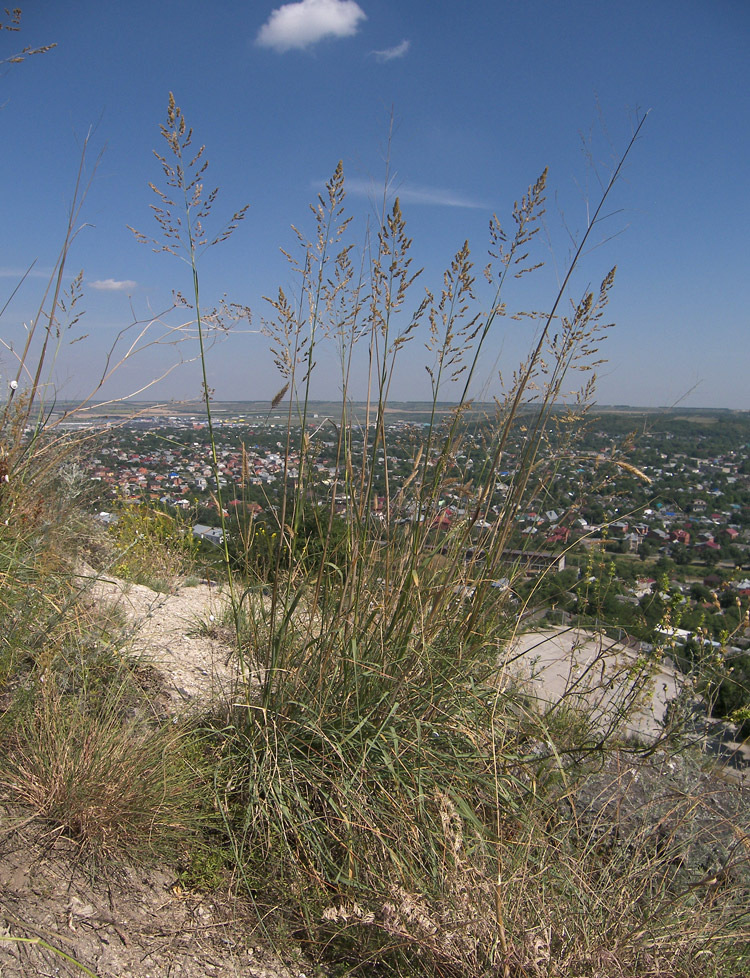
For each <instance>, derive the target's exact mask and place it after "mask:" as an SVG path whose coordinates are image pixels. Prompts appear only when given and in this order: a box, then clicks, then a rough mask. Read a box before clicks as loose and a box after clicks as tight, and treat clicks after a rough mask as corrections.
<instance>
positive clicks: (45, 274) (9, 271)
mask: <svg viewBox="0 0 750 978" xmlns="http://www.w3.org/2000/svg"><path fill="white" fill-rule="evenodd" d="M50 275H52V269H51V268H48V269H46V270H45V269H43V268H32V269H31V270H30V271H29V269H28V268H8V267H7V266H4V267H2V268H0V278H15V279H18V281H19V282H20V281H21V279H22V278H23V277H24V276H26V278H49V277H50Z"/></svg>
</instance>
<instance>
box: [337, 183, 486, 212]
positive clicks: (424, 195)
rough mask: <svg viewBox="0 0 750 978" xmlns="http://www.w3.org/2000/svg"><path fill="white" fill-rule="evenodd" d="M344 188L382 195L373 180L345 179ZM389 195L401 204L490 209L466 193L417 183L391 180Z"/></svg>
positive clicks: (370, 195)
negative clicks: (396, 198) (397, 199)
mask: <svg viewBox="0 0 750 978" xmlns="http://www.w3.org/2000/svg"><path fill="white" fill-rule="evenodd" d="M346 189H347V191H348V192H349V193H351V194H356V195H358V196H365V197H373V196H374V197H378V196H381V195H382V192H383V190H382V187H378V184H377V183H376V182H375V181H374V180H358V179H357V178H356V177H355V178H354V179H347V181H346ZM388 196H389V197H398V198H399V199H400V200H401V203H403V204H415V205H416V204H421V205H424V206H429V207H463V208H466V209H468V210H490V209H491V208H490V207H489V205H488V204H486V203H485V202H484V201H481V200H474V199H473V198H471V197H469V196H468V195H467V194H463V193H461V192H460V191H456V190H446V189H444V188H442V187H427V186H425V185H424V184H417V183H396V182H395V181H391V183H390V185H389V187H388Z"/></svg>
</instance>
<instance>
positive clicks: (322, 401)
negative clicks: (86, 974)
mask: <svg viewBox="0 0 750 978" xmlns="http://www.w3.org/2000/svg"><path fill="white" fill-rule="evenodd" d="M300 403H302V402H301V401H300ZM307 403H308V406H316V405H317V406H320V405H338V404H340V403H341V402H340V401H338V400H334V399H331V398H322V397H321V398H310V399H309V400H308V402H307ZM370 403H371V406H373V405H375V404H376V402H374V401H371V402H370ZM432 403H433V402H432V401H430V400H408V399H404V398H393V399H390V400H388V401H387V403H386V405H385V406H386V408H393V407H399V406H414V407H421V408H424V407H429V406H432ZM459 403H460V402H459V401H452V400H439V401H436V402H435V404H436V406H437V407H439V408H447V409H450V408H452V407H456V406H457V405H458V404H459ZM347 404H350V405H356V406H362V405H366V404H367V400H366V399H364V398H363V399H358V398H348V399H347ZM466 404H469V405H470V406H472V407H494V406H495V404H496V402H495V401H494V400H488V401H480V400H471V399H470V400H469V401H467V402H465V405H466ZM129 405H139V406H140V407H159V408H168V407H179V406H184V407H188V406H190V407H195V408H196V409H197V410H196V412H195V413H198V414H200V413H202V414H205V405H204V402H203V400H202V399H201V398H185V399H177V398H175V399H170V400H160V399H157V398H153V399H145V398H129V399H127V400H121V401H114V402H112V401H108V400H106V399H103V400H101V401H98V400H92V401H90V402H89V405H88V406H87V407H86V408H83V410H88V409H89V408H113V409H114V408H120V409H125V408H127V407H128V406H129ZM222 405H253V406H257V408H259V409H260V408H263V409H266V410H268V411H269V413H270V412H271V411H273V412H275V413H280V412H283V410H284V408H288V406H289V401H288V400H287V399H285V400H284V401H281V402H280V403H279V404H277V405H276V406H275V407H273V408H272V407H271V400H270V399H269V398H258V399H249V398H248V399H244V398H232V397H228V398H216V399H214V400H212V401H211V407H212V410H216V409H217V408H220V407H221V406H222ZM78 406H79V402H78V401H76V400H65V399H59V400H57V401H56V402H55V407H54V408H53V410H55V411H57V410H67V409H68V408H69V407H73V408H76V407H78ZM521 407H522V408H530V409H533V408H534V407H535V404H534V402H526V403H524V404H522V405H521ZM574 407H575V405H572V404H567V403H566V402H564V401H558V402H556V403H555V404H554V405H553V408H559V409H560V410H565V409H567V408H574ZM587 409H588V410H596V409H599V410H607V411H658V412H659V413H662V414H663V413H688V414H697V413H700V412H706V411H711V412H718V413H723V414H750V409H748V408H732V407H717V406H713V405H708V404H707V405H690V406H685V405H680V404H674V405H664V404H605V403H600V402H598V401H594V402H591V403H590V404H588V405H587Z"/></svg>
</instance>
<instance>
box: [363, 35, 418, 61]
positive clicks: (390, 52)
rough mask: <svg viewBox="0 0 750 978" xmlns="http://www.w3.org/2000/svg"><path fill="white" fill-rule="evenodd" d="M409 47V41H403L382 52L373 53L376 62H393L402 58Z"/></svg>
mask: <svg viewBox="0 0 750 978" xmlns="http://www.w3.org/2000/svg"><path fill="white" fill-rule="evenodd" d="M410 47H411V41H407V40H406V39H404V40H403V41H402V42H401V43H400V44H396V45H395V46H394V47H392V48H386V49H385V50H384V51H373V52H372V53H373V55H374V57H375V59H376V61H395V59H396V58H403V56H404V55H405V54H406V53H407V52H408V50H409V48H410Z"/></svg>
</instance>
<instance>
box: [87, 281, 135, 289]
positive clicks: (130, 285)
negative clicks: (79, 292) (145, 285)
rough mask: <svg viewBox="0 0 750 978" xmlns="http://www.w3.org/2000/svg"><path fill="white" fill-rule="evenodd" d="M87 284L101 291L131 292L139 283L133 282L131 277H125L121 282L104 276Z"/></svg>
mask: <svg viewBox="0 0 750 978" xmlns="http://www.w3.org/2000/svg"><path fill="white" fill-rule="evenodd" d="M87 284H88V285H90V286H91V288H92V289H98V290H99V291H100V292H130V291H132V290H133V289H134V288H135V287H136V285H138V283H137V282H133V281H132V280H131V279H129V278H126V279H123V281H121V282H119V281H118V280H117V279H114V278H103V279H97V280H96V281H95V282H88V283H87Z"/></svg>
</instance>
